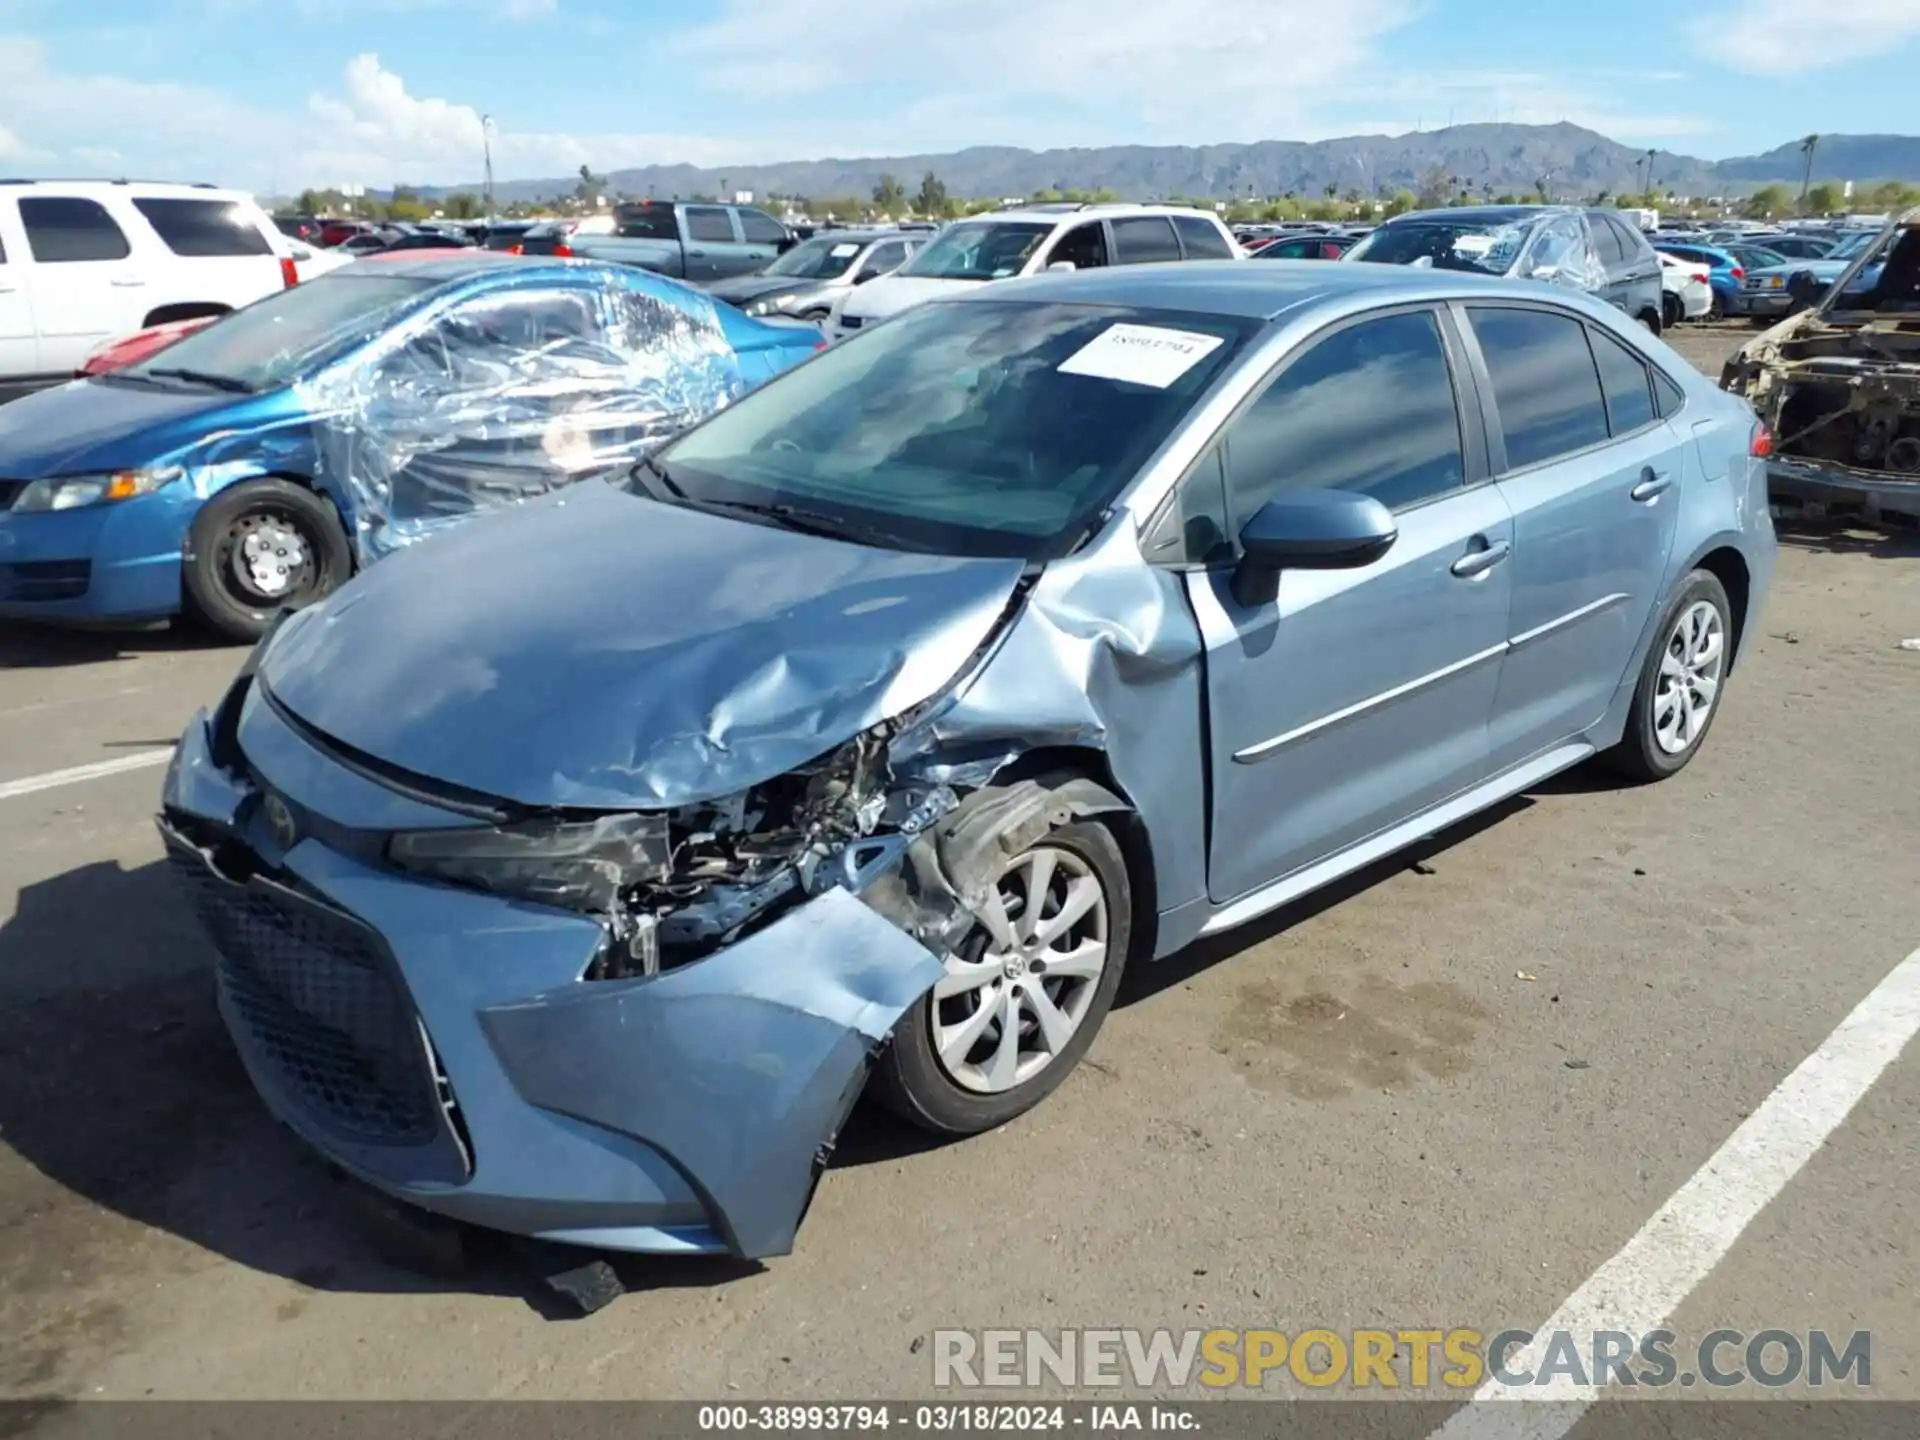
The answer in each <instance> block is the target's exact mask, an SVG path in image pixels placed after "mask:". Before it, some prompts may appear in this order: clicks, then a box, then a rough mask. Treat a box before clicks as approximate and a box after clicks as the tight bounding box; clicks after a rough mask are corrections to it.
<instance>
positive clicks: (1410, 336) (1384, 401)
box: [1226, 311, 1466, 523]
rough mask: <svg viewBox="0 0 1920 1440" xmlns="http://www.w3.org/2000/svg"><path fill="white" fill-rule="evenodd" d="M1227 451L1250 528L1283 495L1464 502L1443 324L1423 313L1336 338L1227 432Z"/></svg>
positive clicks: (1240, 510) (1237, 509)
mask: <svg viewBox="0 0 1920 1440" xmlns="http://www.w3.org/2000/svg"><path fill="white" fill-rule="evenodd" d="M1383 407H1387V408H1383ZM1226 444H1227V470H1228V485H1229V488H1230V490H1231V491H1232V495H1233V506H1234V513H1235V514H1236V515H1237V516H1238V517H1239V519H1240V520H1241V522H1242V523H1244V522H1245V521H1246V519H1247V518H1248V517H1249V516H1251V515H1252V514H1253V512H1254V511H1256V510H1258V509H1259V508H1260V507H1261V506H1262V505H1264V504H1265V503H1266V502H1267V501H1268V500H1269V499H1271V498H1272V497H1273V496H1274V495H1276V494H1279V493H1281V492H1282V491H1287V490H1355V491H1359V492H1360V493H1361V494H1364V495H1371V496H1373V497H1374V498H1375V499H1377V500H1380V501H1381V502H1382V503H1384V504H1386V505H1389V506H1405V505H1414V504H1417V503H1419V502H1420V501H1422V500H1430V499H1432V498H1433V497H1434V496H1436V495H1444V494H1446V493H1447V492H1448V491H1449V490H1457V489H1458V488H1459V487H1460V486H1461V484H1463V483H1464V481H1465V476H1466V466H1465V461H1464V459H1463V457H1462V447H1461V440H1460V415H1459V410H1458V407H1457V406H1456V404H1455V402H1454V391H1453V375H1452V372H1451V371H1450V370H1449V368H1448V366H1447V352H1446V346H1445V344H1444V343H1443V342H1442V340H1441V338H1440V328H1439V325H1438V323H1437V322H1436V321H1435V319H1434V317H1433V315H1432V314H1431V313H1430V312H1427V311H1416V312H1410V313H1407V314H1401V315H1387V316H1382V317H1381V318H1380V319H1377V320H1364V321H1361V322H1360V323H1358V324H1355V325H1349V326H1347V327H1345V328H1344V329H1341V330H1337V331H1335V332H1334V333H1333V334H1331V335H1329V336H1327V337H1326V338H1325V339H1324V340H1320V341H1318V342H1316V343H1315V344H1314V345H1313V346H1312V347H1311V348H1310V349H1308V350H1307V351H1306V352H1305V353H1304V354H1302V355H1300V356H1299V357H1298V358H1297V359H1295V360H1294V361H1293V362H1292V363H1291V364H1289V365H1288V366H1287V367H1286V368H1285V369H1284V370H1282V371H1281V372H1280V375H1279V378H1278V379H1276V380H1275V381H1274V382H1273V384H1271V385H1270V386H1268V387H1267V389H1266V390H1265V391H1264V392H1263V393H1262V394H1261V395H1260V397H1259V398H1258V399H1257V400H1255V401H1254V402H1253V404H1252V406H1251V407H1250V408H1248V409H1247V410H1245V411H1243V412H1242V413H1241V414H1240V415H1239V416H1238V417H1236V418H1235V419H1234V420H1233V421H1232V422H1231V423H1230V424H1229V425H1228V427H1227V431H1226Z"/></svg>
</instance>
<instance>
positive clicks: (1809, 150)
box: [1800, 135, 1820, 214]
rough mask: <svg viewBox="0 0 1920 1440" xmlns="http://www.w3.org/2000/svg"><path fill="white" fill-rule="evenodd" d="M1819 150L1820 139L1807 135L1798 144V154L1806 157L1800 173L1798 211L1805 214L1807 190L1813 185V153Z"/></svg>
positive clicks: (1816, 136)
mask: <svg viewBox="0 0 1920 1440" xmlns="http://www.w3.org/2000/svg"><path fill="white" fill-rule="evenodd" d="M1819 148H1820V137H1819V136H1818V135H1809V136H1807V138H1806V139H1804V140H1802V141H1801V142H1800V153H1801V154H1802V155H1804V156H1806V157H1807V164H1806V168H1805V169H1804V170H1802V171H1801V173H1800V210H1801V213H1803V214H1804V213H1805V212H1806V208H1807V189H1808V187H1809V186H1811V185H1812V184H1813V152H1814V151H1815V150H1818V149H1819Z"/></svg>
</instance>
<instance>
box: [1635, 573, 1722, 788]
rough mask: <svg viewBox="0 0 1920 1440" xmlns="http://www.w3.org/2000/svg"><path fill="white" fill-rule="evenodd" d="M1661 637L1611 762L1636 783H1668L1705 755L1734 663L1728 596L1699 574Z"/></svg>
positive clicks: (1663, 624) (1670, 611)
mask: <svg viewBox="0 0 1920 1440" xmlns="http://www.w3.org/2000/svg"><path fill="white" fill-rule="evenodd" d="M1656 634H1657V636H1658V637H1659V638H1658V639H1657V640H1656V641H1655V643H1654V645H1653V648H1652V649H1651V650H1649V651H1648V652H1647V659H1646V663H1645V664H1644V665H1642V666H1641V667H1640V681H1639V684H1638V685H1637V686H1635V688H1634V692H1633V708H1632V710H1631V711H1630V712H1629V713H1628V715H1627V729H1626V733H1625V734H1624V735H1622V736H1621V737H1620V743H1619V744H1618V745H1616V746H1614V748H1613V749H1612V750H1610V751H1608V752H1607V759H1608V760H1609V761H1610V762H1611V763H1612V765H1613V767H1614V768H1615V769H1616V770H1618V771H1620V772H1621V773H1622V774H1624V775H1626V776H1628V777H1629V778H1630V779H1634V780H1664V779H1666V778H1667V777H1668V776H1669V775H1673V774H1676V773H1678V772H1679V771H1680V770H1681V769H1683V768H1684V767H1685V766H1686V764H1687V762H1688V761H1689V760H1691V759H1693V757H1694V756H1695V755H1696V754H1697V753H1698V752H1699V749H1700V745H1701V742H1702V741H1704V740H1705V739H1706V738H1707V729H1708V727H1709V726H1711V725H1712V724H1713V717H1714V715H1715V714H1717V713H1718V711H1719V708H1720V692H1721V690H1722V689H1723V688H1724V687H1725V685H1726V679H1727V662H1728V661H1729V660H1730V659H1731V658H1732V655H1733V615H1732V607H1731V606H1730V605H1729V604H1728V603H1727V590H1726V587H1725V586H1724V585H1722V584H1721V583H1720V578H1719V577H1718V576H1717V575H1715V574H1713V573H1712V572H1711V571H1708V570H1695V571H1694V572H1693V573H1692V574H1691V575H1689V576H1688V577H1687V582H1686V584H1684V585H1682V586H1681V587H1680V593H1679V594H1678V595H1676V596H1675V597H1674V599H1673V603H1672V604H1670V605H1669V606H1668V607H1667V610H1666V613H1665V614H1664V615H1662V616H1661V617H1660V629H1659V630H1658V631H1657V632H1656Z"/></svg>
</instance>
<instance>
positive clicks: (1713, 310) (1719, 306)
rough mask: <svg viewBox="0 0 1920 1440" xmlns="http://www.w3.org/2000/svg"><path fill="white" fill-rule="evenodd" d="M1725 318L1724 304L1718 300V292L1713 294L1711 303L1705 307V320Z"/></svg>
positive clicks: (1725, 307) (1725, 308)
mask: <svg viewBox="0 0 1920 1440" xmlns="http://www.w3.org/2000/svg"><path fill="white" fill-rule="evenodd" d="M1726 318H1727V306H1726V302H1725V301H1724V300H1722V299H1721V298H1720V292H1719V291H1718V290H1716V291H1714V292H1713V302H1712V303H1711V304H1710V305H1708V306H1707V319H1709V320H1724V319H1726Z"/></svg>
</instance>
